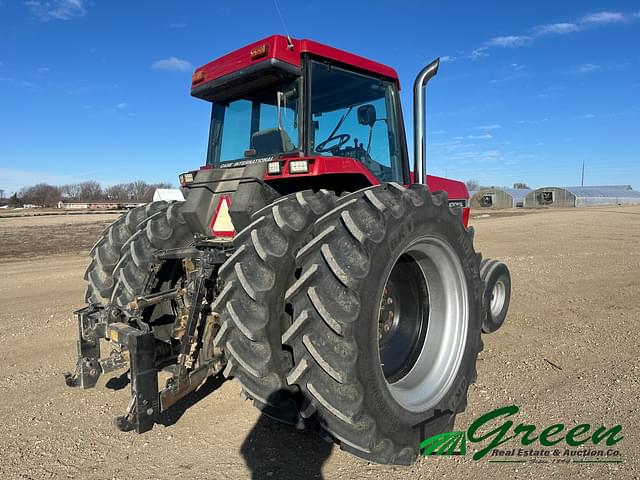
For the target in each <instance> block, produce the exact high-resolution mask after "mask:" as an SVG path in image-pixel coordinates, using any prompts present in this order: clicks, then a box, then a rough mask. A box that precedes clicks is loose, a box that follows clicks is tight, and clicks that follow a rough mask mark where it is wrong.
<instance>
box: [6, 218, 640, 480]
mask: <svg viewBox="0 0 640 480" xmlns="http://www.w3.org/2000/svg"><path fill="white" fill-rule="evenodd" d="M476 217H478V218H472V221H471V222H472V225H474V227H475V229H476V248H477V250H479V251H481V252H482V253H483V254H484V255H485V256H488V257H496V258H500V259H502V260H504V261H505V262H506V263H507V264H508V265H509V267H510V269H511V272H512V279H513V285H514V287H513V288H514V293H513V298H512V304H511V309H510V314H509V317H508V319H507V323H506V324H505V326H504V327H503V328H502V329H501V330H500V331H498V332H497V333H495V334H493V335H489V336H485V337H484V342H485V349H484V351H483V352H482V353H481V355H480V359H479V361H478V381H477V383H476V384H475V385H472V386H471V388H470V393H469V407H468V409H467V411H466V412H465V413H464V414H463V415H460V416H459V417H458V421H457V424H456V427H457V429H459V430H465V429H466V428H467V426H468V425H469V424H470V423H471V422H472V421H473V420H474V419H476V418H477V417H478V416H480V415H481V414H483V413H485V412H488V411H490V410H492V409H494V408H498V407H502V406H507V405H513V404H515V405H518V406H519V407H520V413H519V414H518V415H517V418H516V419H515V422H516V423H518V422H524V423H532V424H535V425H537V426H539V429H542V428H545V427H547V426H549V425H551V424H554V423H564V424H566V425H567V426H575V425H577V424H580V423H591V424H593V425H594V426H600V425H605V426H609V427H610V426H613V425H615V424H618V423H619V424H621V425H622V427H623V435H624V439H623V440H622V441H621V442H620V443H619V444H617V445H616V448H617V449H619V450H620V452H621V457H620V458H621V460H623V463H612V464H589V463H581V464H576V463H574V464H569V465H551V464H537V463H490V462H488V461H487V459H486V458H485V459H483V460H480V461H473V460H471V458H470V455H467V456H464V457H441V458H438V457H430V458H421V459H420V460H419V461H418V463H416V464H415V465H414V466H412V467H406V468H399V467H388V466H381V465H370V464H368V463H367V462H364V461H361V460H358V459H356V458H354V457H351V456H350V455H348V454H345V453H343V452H342V451H340V450H339V449H338V448H335V447H332V446H331V445H330V444H329V443H326V442H324V441H323V440H321V439H319V438H318V437H317V435H315V434H313V433H310V432H297V431H294V430H292V429H290V428H288V427H285V426H281V425H279V424H276V423H274V422H272V421H270V420H268V419H264V418H261V417H260V416H259V414H258V412H257V410H255V409H254V408H253V407H252V406H251V404H250V403H248V402H243V401H241V399H240V398H239V394H240V388H239V386H238V385H237V384H236V383H235V382H224V383H222V382H216V381H213V382H208V383H207V384H205V386H204V387H203V388H202V389H201V392H199V394H196V395H194V396H192V397H190V398H189V399H186V400H185V401H183V402H182V403H181V404H180V405H179V406H178V408H174V409H173V410H171V411H170V412H168V414H167V415H164V416H163V418H162V424H160V425H157V426H156V427H155V428H154V429H153V430H152V431H151V432H149V433H146V434H144V435H136V434H131V433H120V432H118V431H116V430H115V428H114V427H113V426H112V424H111V418H112V416H113V415H115V414H119V413H122V412H123V411H124V409H125V407H126V403H127V401H128V396H129V391H128V387H127V388H125V389H120V390H117V389H113V388H112V389H108V388H105V383H106V381H107V380H108V379H106V378H103V379H101V382H100V383H99V387H98V388H96V389H94V390H88V391H77V390H72V389H69V388H67V387H65V386H64V381H63V377H62V373H63V372H64V371H66V370H69V369H72V367H73V365H74V361H75V338H76V326H75V323H74V320H73V317H72V314H71V313H72V311H73V310H74V309H76V308H79V307H81V306H82V305H83V295H84V286H85V284H84V280H83V278H82V276H83V272H84V268H85V265H86V263H87V258H88V257H87V253H88V250H89V248H90V247H91V244H92V243H93V241H94V240H95V239H96V238H97V236H98V235H99V233H100V231H101V230H102V229H104V227H105V226H106V225H107V224H108V223H109V222H110V221H112V220H113V219H115V216H114V215H112V214H99V215H91V216H85V215H81V216H73V217H66V216H65V217H31V218H1V219H0V272H1V275H0V299H1V300H0V303H1V306H2V310H1V313H0V364H1V365H2V371H1V372H2V375H1V380H2V393H1V396H0V398H1V400H2V401H0V419H1V422H2V429H1V431H0V452H1V453H2V462H1V463H0V478H3V479H5V478H7V479H8V478H35V479H40V478H96V479H105V478H118V479H127V480H137V479H148V478H174V477H178V476H180V477H182V478H188V479H194V478H211V479H242V478H251V477H252V475H253V478H273V479H299V478H300V479H302V478H304V479H307V478H308V479H312V478H327V479H334V478H338V479H342V478H343V479H349V478H368V479H391V478H407V479H411V478H423V479H433V478H460V479H477V478H499V479H510V478H535V479H539V478H598V479H600V478H629V479H632V478H635V479H637V478H639V476H640V462H639V460H640V406H639V404H640V403H639V401H638V398H639V396H640V383H639V382H640V362H639V361H638V352H639V350H640V336H639V335H638V331H639V329H640V207H624V208H623V207H617V208H616V207H608V208H590V209H575V210H564V211H535V212H532V213H526V214H523V213H521V212H519V213H517V214H513V215H505V216H502V215H491V216H489V217H479V216H476ZM112 383H113V382H112ZM209 392H210V394H209V395H208V396H205V393H209ZM187 406H189V407H190V408H186V407H187Z"/></svg>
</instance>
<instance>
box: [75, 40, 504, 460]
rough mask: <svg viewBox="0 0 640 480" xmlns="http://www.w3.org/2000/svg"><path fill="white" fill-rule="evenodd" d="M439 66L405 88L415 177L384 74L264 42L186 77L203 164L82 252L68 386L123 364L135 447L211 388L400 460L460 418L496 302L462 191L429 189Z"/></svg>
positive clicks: (499, 278) (331, 54) (362, 451)
mask: <svg viewBox="0 0 640 480" xmlns="http://www.w3.org/2000/svg"><path fill="white" fill-rule="evenodd" d="M438 64H439V62H438V60H436V61H434V62H433V63H431V64H430V65H428V66H427V67H425V68H424V69H423V70H422V71H421V72H420V74H419V75H418V77H417V79H416V81H415V85H414V97H415V99H414V137H415V145H414V157H413V158H414V169H413V173H412V172H411V171H410V166H409V156H408V153H407V145H406V140H405V128H404V123H403V117H402V111H401V106H400V97H399V89H400V85H399V81H398V76H397V74H396V72H395V71H394V70H393V69H392V68H389V67H387V66H385V65H381V64H379V63H376V62H373V61H371V60H367V59H365V58H363V57H360V56H357V55H353V54H351V53H347V52H344V51H342V50H338V49H335V48H332V47H329V46H326V45H322V44H320V43H316V42H313V41H310V40H293V39H290V38H287V37H284V36H277V35H276V36H271V37H268V38H265V39H264V40H260V41H259V42H256V43H253V44H251V45H248V46H246V47H244V48H241V49H239V50H236V51H234V52H232V53H229V54H228V55H225V56H223V57H221V58H219V59H217V60H215V61H213V62H211V63H208V64H207V65H205V66H203V67H201V68H198V69H197V70H196V71H195V73H194V74H193V77H192V90H191V93H192V95H193V96H195V97H198V98H201V99H203V100H206V101H208V102H211V104H212V112H211V128H210V133H209V141H208V153H207V162H206V165H205V166H204V167H202V168H200V169H199V170H197V171H190V172H187V173H184V174H182V175H180V183H181V186H182V190H183V192H184V195H185V197H186V200H185V201H177V202H153V203H150V204H147V205H145V206H142V207H138V208H135V209H133V210H131V211H130V212H128V213H127V214H126V215H124V216H123V217H122V218H120V219H119V220H117V221H116V222H114V223H113V224H112V225H111V226H109V227H108V228H107V230H106V231H105V232H104V234H103V236H102V238H100V239H99V240H98V242H97V243H96V245H95V246H94V247H93V249H92V250H91V263H90V265H89V267H88V268H87V271H86V275H85V276H86V279H87V281H88V288H87V293H86V302H87V306H86V307H85V308H83V309H81V310H79V311H78V312H76V315H77V318H78V325H79V341H78V362H77V365H76V370H75V372H74V373H73V374H67V384H69V385H70V386H81V387H83V388H89V387H93V386H94V385H95V384H96V381H97V379H98V377H99V376H100V374H101V373H106V372H110V371H114V370H116V369H119V368H127V367H128V368H129V379H130V381H131V389H132V396H131V402H130V404H129V408H128V411H127V412H126V414H125V415H123V416H120V417H117V418H116V419H115V423H116V426H117V427H118V428H119V429H120V430H136V431H137V432H139V433H141V432H145V431H147V430H149V429H151V428H152V427H153V425H154V423H155V421H156V420H157V418H158V415H159V414H160V413H161V412H162V411H164V410H166V409H168V408H169V407H170V406H171V405H173V404H174V403H175V402H176V401H177V400H179V399H180V398H182V397H184V396H185V395H187V394H188V393H189V392H192V391H193V390H195V389H196V388H197V387H198V386H199V385H201V384H202V383H203V382H204V380H206V379H207V378H208V377H210V376H212V375H218V374H224V376H225V377H234V378H236V379H237V380H238V381H239V382H240V384H241V386H242V389H243V392H244V395H245V396H246V397H247V398H249V399H251V400H252V401H253V403H254V404H255V405H256V406H257V407H258V408H259V409H260V410H262V412H263V413H264V414H265V415H268V416H270V417H273V418H275V419H277V420H280V421H283V422H286V423H290V424H294V425H297V426H299V427H302V426H305V425H313V426H314V427H315V428H318V429H319V430H320V432H321V433H322V434H323V435H325V436H327V434H328V435H330V437H331V438H333V439H334V440H335V442H336V443H338V444H339V445H340V447H341V448H342V449H344V450H347V451H349V452H351V453H353V454H355V455H357V456H359V457H362V458H365V459H367V460H370V461H373V462H378V463H392V464H410V463H412V462H414V461H415V459H416V456H417V454H418V452H419V442H420V441H421V440H422V439H424V438H426V437H428V436H430V435H433V434H436V433H439V432H444V431H447V430H450V429H451V428H452V425H453V421H454V418H455V416H456V414H457V413H459V412H461V411H462V410H464V408H465V406H466V401H467V390H468V388H469V385H470V384H471V383H472V382H474V381H475V379H476V358H477V356H478V353H479V352H480V350H481V349H482V340H481V332H482V331H484V332H491V331H494V330H495V329H497V328H498V327H499V326H500V325H501V324H502V322H503V321H504V318H505V315H506V311H507V308H508V305H509V296H510V277H509V272H508V270H507V268H506V267H505V266H504V264H502V263H500V262H497V261H481V259H480V255H479V254H477V253H476V252H475V250H474V248H473V231H472V229H471V228H467V222H468V218H469V208H468V192H467V189H466V188H465V186H464V184H463V183H461V182H457V181H453V180H447V179H444V178H439V177H431V176H426V175H425V128H424V117H425V113H424V97H423V94H424V88H425V86H426V83H427V82H428V81H429V79H430V78H432V77H433V76H434V75H435V74H436V72H437V69H438ZM101 339H105V340H107V341H108V345H110V350H109V352H108V353H107V354H106V355H104V356H101V353H100V340H101ZM160 371H165V372H169V374H170V377H169V379H168V381H167V382H166V385H165V386H164V388H163V389H162V390H160V391H159V390H158V382H159V380H158V373H159V372H160Z"/></svg>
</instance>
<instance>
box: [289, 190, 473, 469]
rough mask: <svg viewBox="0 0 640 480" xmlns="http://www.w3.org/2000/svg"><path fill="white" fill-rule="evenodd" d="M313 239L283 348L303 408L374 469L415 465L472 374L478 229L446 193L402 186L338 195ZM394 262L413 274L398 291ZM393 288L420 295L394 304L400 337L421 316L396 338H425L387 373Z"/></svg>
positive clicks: (302, 257)
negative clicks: (474, 232) (385, 335)
mask: <svg viewBox="0 0 640 480" xmlns="http://www.w3.org/2000/svg"><path fill="white" fill-rule="evenodd" d="M458 213H459V212H458ZM313 233H314V235H315V236H314V238H313V239H312V240H311V241H310V242H309V243H308V244H307V245H306V246H304V247H303V248H302V249H301V251H300V253H299V254H298V261H297V263H298V267H299V268H300V271H301V273H300V275H299V278H298V280H297V281H296V282H295V283H294V284H293V285H292V286H291V287H290V288H289V289H288V291H287V298H286V301H287V302H288V303H289V304H290V307H289V309H290V311H292V317H291V325H290V327H289V328H288V330H287V331H286V332H285V334H284V335H283V337H282V341H283V343H284V344H285V345H288V346H289V347H290V348H291V349H292V351H293V359H294V364H295V365H294V367H293V368H292V369H291V370H290V371H289V373H288V375H287V381H288V383H289V384H290V385H298V386H299V388H300V389H301V390H302V392H303V393H304V394H305V397H306V398H307V399H308V401H309V402H310V405H309V407H308V408H307V409H305V410H304V411H303V413H304V414H305V415H311V414H313V413H314V412H315V413H316V414H317V415H316V416H317V419H318V422H319V423H320V425H321V427H322V428H323V429H324V430H326V431H328V432H329V433H330V434H331V436H332V437H333V438H334V439H335V440H336V442H337V443H339V444H340V447H341V448H342V449H344V450H347V451H349V452H351V453H353V454H355V455H357V456H359V457H362V458H364V459H367V460H369V461H372V462H376V463H391V464H411V463H413V462H414V461H415V459H416V456H417V455H418V451H419V443H420V441H421V440H423V439H425V438H427V437H429V436H431V435H434V434H436V433H441V432H444V431H447V430H450V429H451V428H452V425H453V421H454V418H455V415H456V414H457V413H459V412H461V411H463V410H464V408H465V407H466V397H467V390H468V387H469V385H470V384H471V383H472V382H474V381H475V379H476V358H477V355H478V353H479V351H480V350H481V349H482V341H481V338H480V328H481V323H482V309H481V308H482V292H483V289H482V283H481V281H480V276H479V255H477V254H476V253H475V251H474V249H473V244H472V240H471V233H470V231H467V230H465V228H464V226H463V224H462V221H461V218H460V216H459V215H456V214H455V213H453V212H452V211H451V209H450V208H449V206H448V200H447V196H446V193H445V192H436V193H434V194H433V195H431V194H430V193H429V191H428V190H427V189H426V187H424V186H422V185H414V186H412V187H411V188H410V189H405V188H403V187H401V186H399V185H397V184H387V185H380V186H376V187H372V188H369V189H366V190H361V191H358V192H355V193H353V194H350V195H347V196H345V197H342V198H340V199H339V201H338V202H337V204H336V207H335V208H334V209H333V210H332V211H330V212H329V213H327V214H326V215H324V216H323V217H322V218H320V219H319V220H318V221H317V222H316V224H315V225H314V228H313ZM397 266H399V267H398V268H401V269H406V270H404V271H401V272H400V273H401V274H400V275H396V276H395V277H394V278H398V279H399V280H398V281H399V282H400V283H401V284H402V285H400V287H401V288H395V287H393V288H392V287H391V285H392V284H391V283H387V279H389V278H391V276H392V275H393V274H392V271H395V270H394V269H395V268H396V267H397ZM411 272H413V273H411ZM410 278H414V280H412V281H409V280H408V279H410ZM420 278H422V280H420ZM403 279H407V281H409V283H407V284H405V283H403V282H404V280H403ZM387 287H389V288H387ZM394 288H395V290H398V291H400V290H411V289H413V291H414V293H413V295H414V296H419V295H423V297H422V300H420V298H419V297H416V298H415V299H414V300H415V301H414V302H413V303H414V304H418V305H420V306H421V308H418V309H417V310H416V312H413V313H412V311H413V310H412V309H411V308H408V307H411V306H412V305H411V302H408V301H407V300H406V298H407V297H398V298H403V304H402V305H399V307H400V310H403V308H404V310H405V316H404V317H402V315H401V314H399V317H398V318H399V320H398V321H397V324H396V327H397V326H398V325H399V326H400V327H399V328H397V329H396V330H394V333H393V336H394V337H395V336H396V335H399V334H398V332H401V331H402V330H403V328H404V327H403V325H407V323H406V322H407V321H409V320H408V319H410V318H417V319H418V320H417V321H414V322H411V321H409V323H408V325H410V326H411V328H413V327H415V332H414V333H415V335H414V334H413V333H411V334H410V335H404V337H403V335H400V336H399V337H398V338H405V339H408V340H407V341H409V340H410V339H414V337H416V336H417V337H418V338H419V340H418V342H422V343H419V344H417V345H413V344H409V343H410V342H409V343H408V344H407V346H406V349H405V350H406V351H407V352H408V353H407V354H406V356H405V359H404V360H403V361H401V362H398V364H397V365H395V366H393V365H392V368H390V369H389V370H388V371H383V369H384V368H385V367H384V366H381V363H382V360H383V359H384V358H385V355H387V353H386V350H385V349H386V348H387V346H385V345H386V344H385V343H384V341H382V339H381V335H382V334H381V332H382V331H383V330H385V327H384V325H385V323H384V321H383V320H384V318H386V317H385V315H388V312H387V313H386V314H385V312H386V310H385V309H384V308H382V307H385V305H387V304H389V302H388V300H385V302H384V303H383V302H382V300H383V298H387V297H386V295H387V294H389V293H388V292H389V290H393V289H394ZM385 289H386V290H387V293H385ZM393 303H394V302H391V303H390V304H393ZM414 310H415V309H414ZM407 311H408V312H409V313H408V314H407V313H406V312H407ZM393 315H395V313H394V314H393ZM407 315H409V316H407ZM412 315H413V316H412ZM394 318H395V317H394ZM394 322H395V320H394ZM403 322H404V323H403ZM420 322H426V325H422V324H420ZM419 324H420V325H419ZM427 325H428V327H429V328H426V326H427ZM393 328H395V327H393ZM381 329H382V330H381ZM387 331H389V332H391V331H392V327H389V329H388V330H387ZM412 332H413V331H412ZM425 342H428V343H426V348H424V349H423V348H422V345H424V344H425ZM396 351H398V352H400V351H401V350H396ZM412 352H413V354H412ZM394 355H395V354H392V356H391V357H388V358H389V362H391V363H393V361H394V360H395V359H394V358H393V357H394ZM428 355H431V357H428ZM403 362H404V365H403V364H402V363H403ZM434 365H435V366H434Z"/></svg>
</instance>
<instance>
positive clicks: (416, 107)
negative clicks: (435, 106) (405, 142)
mask: <svg viewBox="0 0 640 480" xmlns="http://www.w3.org/2000/svg"><path fill="white" fill-rule="evenodd" d="M439 66H440V57H438V58H436V59H435V60H434V61H433V62H431V63H430V64H429V65H427V66H426V67H424V68H423V69H422V70H420V73H418V76H417V77H416V80H415V82H413V174H414V181H415V182H416V183H421V184H423V185H426V184H427V173H426V172H427V138H426V137H427V131H426V112H425V108H424V91H425V87H426V86H427V82H429V80H431V79H432V78H433V77H434V76H435V74H436V73H438V67H439Z"/></svg>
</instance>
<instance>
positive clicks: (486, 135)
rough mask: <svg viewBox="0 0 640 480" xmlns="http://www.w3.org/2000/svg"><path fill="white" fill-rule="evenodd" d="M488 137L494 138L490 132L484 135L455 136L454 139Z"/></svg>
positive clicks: (482, 138)
mask: <svg viewBox="0 0 640 480" xmlns="http://www.w3.org/2000/svg"><path fill="white" fill-rule="evenodd" d="M488 138H493V136H492V135H491V134H489V133H485V134H483V135H466V136H459V137H453V139H452V140H465V139H469V140H485V139H488Z"/></svg>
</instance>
